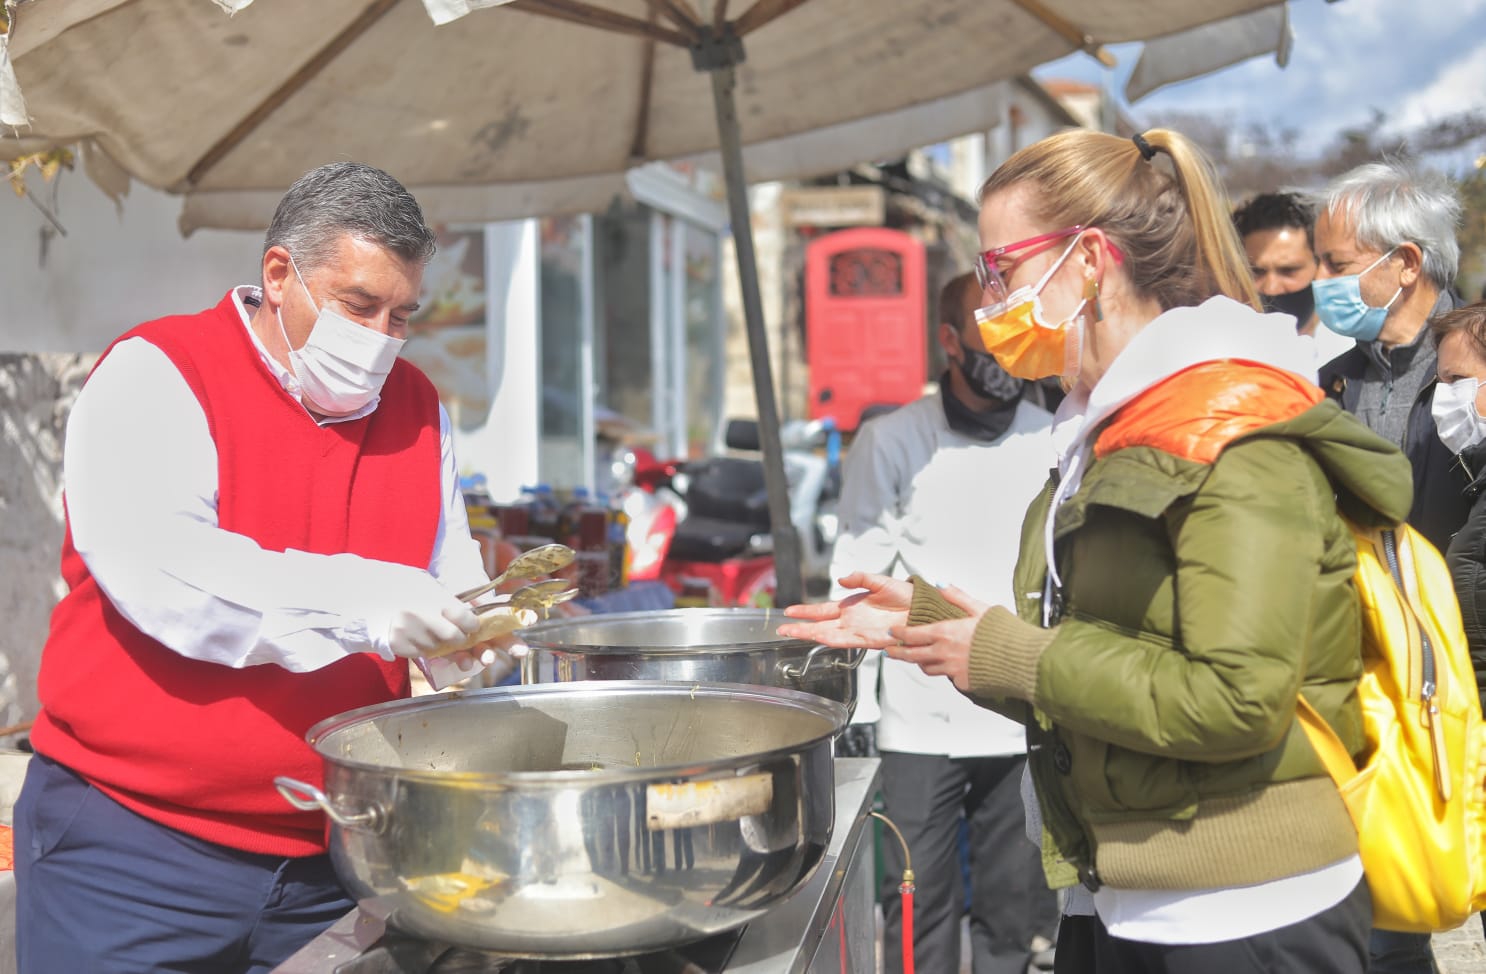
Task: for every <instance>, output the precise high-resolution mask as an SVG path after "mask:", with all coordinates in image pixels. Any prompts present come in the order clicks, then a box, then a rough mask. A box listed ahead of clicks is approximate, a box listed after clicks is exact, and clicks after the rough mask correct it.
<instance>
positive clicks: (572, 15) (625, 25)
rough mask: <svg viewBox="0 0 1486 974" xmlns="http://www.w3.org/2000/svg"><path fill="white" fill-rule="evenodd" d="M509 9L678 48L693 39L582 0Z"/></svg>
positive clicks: (527, 0)
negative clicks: (629, 35) (662, 42)
mask: <svg viewBox="0 0 1486 974" xmlns="http://www.w3.org/2000/svg"><path fill="white" fill-rule="evenodd" d="M507 9H509V10H524V11H526V12H527V13H529V14H541V15H542V16H543V17H552V18H555V19H557V20H567V21H571V22H572V23H575V24H583V25H585V26H588V27H598V28H601V29H603V30H608V31H613V32H615V33H619V34H634V35H636V36H638V37H649V38H652V39H654V40H657V41H664V42H665V43H667V44H673V45H675V46H676V47H690V46H691V38H689V37H687V36H686V35H685V34H682V33H680V32H679V31H674V30H671V29H670V28H669V27H662V26H661V25H660V24H653V23H647V22H646V21H643V20H640V19H639V18H637V17H629V16H626V15H624V14H619V13H615V12H614V11H612V10H605V9H603V8H602V7H595V6H594V5H593V4H591V3H583V2H581V0H512V2H511V3H510V4H508V5H507Z"/></svg>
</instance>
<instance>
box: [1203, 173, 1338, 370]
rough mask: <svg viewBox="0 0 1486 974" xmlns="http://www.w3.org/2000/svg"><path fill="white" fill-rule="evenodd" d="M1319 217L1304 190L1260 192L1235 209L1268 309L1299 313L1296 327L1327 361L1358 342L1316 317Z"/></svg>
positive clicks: (1320, 359)
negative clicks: (1315, 229) (1313, 283)
mask: <svg viewBox="0 0 1486 974" xmlns="http://www.w3.org/2000/svg"><path fill="white" fill-rule="evenodd" d="M1315 219H1316V215H1315V210H1314V209H1313V208H1312V207H1311V205H1310V203H1309V202H1307V200H1306V199H1305V198H1304V197H1303V196H1301V195H1300V194H1298V193H1260V194H1259V195H1258V196H1255V197H1253V198H1252V199H1250V200H1249V201H1248V202H1246V203H1244V204H1243V205H1242V206H1239V207H1238V208H1237V209H1235V210H1234V211H1233V225H1234V227H1236V228H1237V230H1238V236H1239V239H1240V240H1242V242H1243V249H1244V253H1245V254H1247V255H1248V258H1249V266H1250V267H1251V268H1253V271H1254V286H1255V287H1256V288H1257V289H1258V291H1259V299H1260V301H1262V302H1263V304H1264V310H1265V311H1277V312H1280V313H1283V314H1287V315H1290V316H1291V317H1293V318H1294V319H1295V328H1296V330H1297V331H1298V332H1300V334H1302V335H1309V336H1310V337H1311V338H1313V339H1315V341H1316V345H1317V349H1316V352H1317V354H1316V361H1317V363H1318V364H1324V363H1326V362H1328V361H1330V360H1331V359H1333V358H1335V357H1336V356H1338V355H1340V354H1342V353H1343V352H1345V351H1346V350H1347V349H1349V348H1351V347H1352V342H1351V340H1350V339H1346V338H1343V337H1342V336H1340V335H1338V334H1336V333H1335V332H1332V331H1328V330H1326V329H1324V328H1321V327H1319V325H1320V322H1319V321H1318V320H1317V318H1316V302H1315V299H1314V297H1313V296H1312V294H1311V281H1313V280H1315V277H1316V268H1317V261H1316V252H1315V237H1314V232H1313V227H1314V225H1315Z"/></svg>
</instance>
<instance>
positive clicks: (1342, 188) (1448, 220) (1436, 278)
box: [1316, 159, 1460, 291]
mask: <svg viewBox="0 0 1486 974" xmlns="http://www.w3.org/2000/svg"><path fill="white" fill-rule="evenodd" d="M1316 203H1317V209H1320V208H1321V207H1325V210H1326V213H1327V215H1328V216H1330V217H1331V218H1332V219H1336V218H1337V217H1338V215H1340V216H1341V217H1342V218H1343V219H1345V220H1347V221H1349V222H1350V223H1351V224H1352V226H1353V227H1354V228H1355V230H1356V236H1357V243H1358V244H1359V245H1361V246H1363V247H1366V248H1368V249H1369V250H1376V251H1378V252H1379V253H1381V252H1383V251H1387V250H1391V249H1393V248H1394V247H1397V246H1398V245H1399V244H1401V243H1413V244H1417V245H1418V246H1419V249H1420V250H1422V251H1423V252H1424V274H1425V276H1426V277H1428V278H1429V279H1430V281H1432V282H1433V283H1434V285H1435V287H1437V288H1439V289H1440V290H1441V291H1444V290H1447V289H1448V288H1449V287H1450V285H1452V284H1454V283H1455V273H1456V271H1457V270H1459V268H1460V244H1459V243H1458V242H1457V241H1456V239H1455V228H1456V226H1458V225H1459V223H1460V198H1459V197H1458V196H1457V195H1456V193H1455V187H1454V186H1453V185H1452V184H1451V183H1450V181H1449V180H1448V179H1446V178H1445V177H1444V176H1439V175H1436V174H1433V173H1423V172H1419V171H1418V170H1416V169H1414V168H1413V167H1411V166H1410V165H1408V164H1407V163H1405V162H1402V161H1398V160H1391V159H1390V160H1385V161H1383V162H1369V163H1366V164H1364V165H1361V166H1358V167H1357V168H1356V169H1353V170H1351V171H1350V172H1345V173H1343V174H1342V175H1340V176H1337V177H1336V178H1335V179H1333V180H1332V181H1331V182H1330V183H1329V184H1328V185H1327V187H1326V189H1325V190H1324V191H1323V192H1322V193H1321V195H1320V197H1319V198H1318V199H1317V201H1316Z"/></svg>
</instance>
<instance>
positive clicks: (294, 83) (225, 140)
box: [186, 0, 398, 186]
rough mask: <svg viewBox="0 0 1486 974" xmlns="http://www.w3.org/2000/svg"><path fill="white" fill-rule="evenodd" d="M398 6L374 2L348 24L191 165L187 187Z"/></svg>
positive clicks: (393, 0) (380, 0)
mask: <svg viewBox="0 0 1486 974" xmlns="http://www.w3.org/2000/svg"><path fill="white" fill-rule="evenodd" d="M397 3H398V0H374V2H373V3H372V4H371V5H370V6H368V7H367V8H366V10H365V11H363V12H362V14H361V15H360V16H359V17H357V18H356V19H355V20H353V21H352V22H351V23H350V24H349V25H347V27H346V28H345V30H342V31H341V32H340V33H339V34H336V35H335V36H334V37H332V38H331V39H330V41H329V43H327V44H326V45H325V46H324V47H322V48H320V50H318V51H316V52H315V56H314V57H312V58H310V59H309V60H308V61H307V62H305V64H304V66H303V67H301V68H300V69H299V70H298V71H296V72H294V74H293V75H291V76H290V77H289V80H287V81H285V82H284V83H283V84H281V85H279V86H278V87H277V88H275V89H274V90H273V92H272V93H271V94H269V96H268V97H267V98H265V99H263V101H261V102H259V103H258V106H257V107H256V108H254V109H253V110H252V111H251V112H249V113H248V114H247V115H245V116H243V119H242V121H240V122H238V123H237V124H236V125H235V126H233V127H232V130H231V131H230V132H228V133H227V134H226V135H224V136H223V137H222V138H221V139H219V140H217V143H216V144H215V145H213V146H212V147H211V148H210V149H208V150H207V151H206V154H205V155H203V156H202V157H201V158H200V159H199V160H197V162H196V165H194V166H192V167H191V170H190V172H188V173H187V174H186V184H187V185H188V186H195V185H197V184H198V183H200V182H201V177H202V176H205V175H206V174H207V172H208V171H210V170H211V168H212V167H213V166H215V165H216V164H217V163H218V162H221V161H222V159H223V157H225V156H226V155H227V154H228V153H229V152H231V151H232V150H233V149H235V148H237V147H238V145H240V144H241V143H242V141H243V140H244V139H246V138H247V137H248V136H249V135H251V134H252V133H253V130H254V129H256V128H258V126H259V125H261V124H263V120H264V119H266V118H268V116H270V115H272V114H273V113H274V112H275V111H277V110H278V109H279V108H280V106H282V105H283V104H284V102H286V101H288V100H289V98H290V97H291V96H292V95H293V94H294V93H295V92H296V91H298V90H299V89H300V88H303V87H304V86H305V85H306V84H308V83H309V81H310V80H311V79H312V78H314V77H315V76H316V75H318V74H319V73H320V72H321V71H323V70H325V67H326V66H327V65H328V64H330V62H331V61H333V60H335V58H336V56H337V55H339V54H340V53H341V52H342V51H344V50H345V49H346V48H348V47H350V46H351V44H352V43H353V42H354V41H355V40H356V38H358V37H360V36H361V35H362V34H364V33H366V31H367V30H368V29H369V28H370V27H371V26H372V25H373V24H375V23H376V22H377V21H379V20H381V19H382V18H383V17H384V16H386V14H387V11H389V10H391V9H392V8H393V7H395V6H397Z"/></svg>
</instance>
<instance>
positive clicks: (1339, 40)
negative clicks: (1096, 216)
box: [1033, 0, 1486, 153]
mask: <svg viewBox="0 0 1486 974" xmlns="http://www.w3.org/2000/svg"><path fill="white" fill-rule="evenodd" d="M1194 2H1201V0H1194ZM1290 25H1291V29H1292V31H1293V32H1294V36H1295V43H1294V48H1293V50H1292V52H1291V55H1290V62H1289V65H1288V66H1287V67H1285V68H1284V69H1281V68H1280V67H1279V66H1278V65H1277V64H1276V63H1275V60H1274V58H1273V56H1269V57H1261V58H1254V59H1252V60H1249V61H1245V62H1243V63H1241V64H1238V65H1235V66H1233V67H1231V68H1227V69H1224V70H1222V71H1219V72H1216V73H1214V74H1210V75H1206V76H1204V77H1200V78H1194V79H1192V80H1191V81H1186V82H1182V83H1179V84H1175V85H1170V86H1167V87H1165V88H1161V89H1158V90H1156V91H1154V92H1152V93H1151V94H1149V95H1147V96H1145V97H1144V98H1142V99H1140V100H1139V101H1137V102H1135V103H1134V104H1133V105H1127V106H1126V107H1125V110H1126V111H1127V112H1128V113H1129V114H1130V115H1131V117H1132V118H1134V119H1135V120H1136V121H1137V122H1139V121H1143V120H1145V119H1147V118H1150V117H1152V116H1155V115H1159V114H1162V113H1166V112H1178V111H1179V112H1192V111H1200V112H1202V113H1204V114H1209V115H1213V116H1217V117H1222V118H1231V119H1233V120H1234V121H1235V122H1236V123H1238V125H1240V126H1241V125H1242V124H1244V123H1247V122H1252V121H1258V122H1265V123H1268V124H1269V125H1270V126H1271V127H1272V128H1276V129H1283V128H1291V129H1294V130H1296V131H1297V132H1298V133H1299V135H1300V140H1299V145H1300V147H1301V149H1302V151H1303V152H1307V153H1310V152H1314V151H1316V150H1318V149H1320V148H1321V147H1322V146H1324V145H1325V144H1327V143H1328V142H1330V141H1331V139H1332V138H1333V137H1334V136H1335V135H1336V134H1337V133H1338V132H1339V131H1341V130H1342V129H1344V128H1347V127H1355V126H1360V125H1366V124H1369V123H1370V120H1371V119H1372V113H1373V109H1375V108H1376V109H1377V110H1379V111H1381V112H1383V113H1384V114H1385V116H1386V117H1387V124H1386V125H1385V128H1388V129H1393V128H1396V127H1413V126H1416V125H1418V124H1421V123H1426V122H1429V121H1431V120H1437V119H1439V118H1441V117H1444V116H1447V115H1451V114H1455V113H1458V112H1461V111H1467V110H1470V109H1476V108H1479V109H1483V110H1486V0H1338V2H1336V3H1327V2H1325V0H1290ZM1109 50H1110V52H1111V53H1113V54H1114V55H1115V57H1116V58H1117V59H1118V61H1119V64H1118V65H1117V66H1116V67H1115V68H1114V69H1113V70H1112V71H1110V70H1106V69H1104V68H1103V67H1102V66H1100V64H1099V63H1098V62H1097V61H1095V60H1094V59H1093V58H1091V57H1089V56H1088V55H1085V54H1075V55H1072V56H1070V57H1067V58H1063V59H1061V60H1059V61H1054V62H1051V63H1050V64H1047V65H1044V66H1043V67H1041V68H1039V69H1037V70H1036V71H1035V72H1033V73H1034V76H1035V77H1037V78H1038V79H1040V80H1047V79H1049V78H1074V79H1078V80H1083V81H1090V82H1101V81H1102V82H1104V83H1105V84H1106V85H1107V86H1108V87H1111V88H1112V89H1113V90H1114V91H1115V92H1116V93H1117V94H1119V97H1120V98H1121V100H1122V103H1123V90H1124V85H1125V79H1126V78H1127V77H1128V76H1129V74H1130V71H1131V70H1132V69H1133V68H1134V66H1135V62H1136V59H1137V58H1138V57H1139V54H1140V45H1138V44H1120V45H1111V46H1110V47H1109ZM1477 151H1480V150H1479V148H1478V149H1477Z"/></svg>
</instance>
